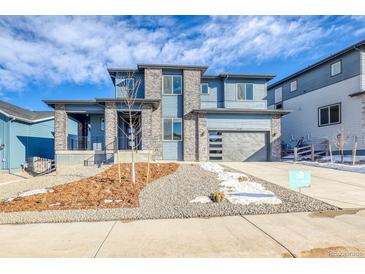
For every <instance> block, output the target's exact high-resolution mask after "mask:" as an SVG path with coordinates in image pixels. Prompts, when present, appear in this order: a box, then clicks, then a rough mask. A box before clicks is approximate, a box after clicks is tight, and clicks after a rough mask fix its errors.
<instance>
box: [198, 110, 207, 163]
mask: <svg viewBox="0 0 365 274" xmlns="http://www.w3.org/2000/svg"><path fill="white" fill-rule="evenodd" d="M196 117H197V119H198V130H197V132H198V134H197V135H198V136H197V137H196V138H197V140H198V153H199V154H198V160H199V161H202V162H204V161H208V129H207V117H206V114H205V113H199V114H198V115H197V116H196Z"/></svg>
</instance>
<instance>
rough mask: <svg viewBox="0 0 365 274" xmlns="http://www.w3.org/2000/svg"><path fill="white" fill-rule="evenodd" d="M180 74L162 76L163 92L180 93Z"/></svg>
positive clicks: (167, 93) (166, 93) (168, 93)
mask: <svg viewBox="0 0 365 274" xmlns="http://www.w3.org/2000/svg"><path fill="white" fill-rule="evenodd" d="M181 78H182V77H181V75H164V76H163V94H165V95H180V94H181V91H182V79H181Z"/></svg>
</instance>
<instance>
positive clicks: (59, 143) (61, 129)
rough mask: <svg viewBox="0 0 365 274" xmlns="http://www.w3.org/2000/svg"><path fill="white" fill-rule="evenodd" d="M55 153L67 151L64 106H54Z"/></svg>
mask: <svg viewBox="0 0 365 274" xmlns="http://www.w3.org/2000/svg"><path fill="white" fill-rule="evenodd" d="M54 115H55V119H54V128H55V138H54V139H55V151H62V150H67V136H68V127H67V120H68V118H67V112H66V110H65V105H55V114H54Z"/></svg>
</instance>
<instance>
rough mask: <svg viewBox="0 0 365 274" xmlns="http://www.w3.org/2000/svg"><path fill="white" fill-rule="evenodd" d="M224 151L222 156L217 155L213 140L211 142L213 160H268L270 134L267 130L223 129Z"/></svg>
mask: <svg viewBox="0 0 365 274" xmlns="http://www.w3.org/2000/svg"><path fill="white" fill-rule="evenodd" d="M221 136H222V148H221V150H222V152H221V157H220V158H216V157H215V158H213V157H212V156H217V155H216V152H217V151H216V150H215V147H214V146H213V144H214V143H213V142H210V146H209V149H210V156H211V159H212V160H223V161H240V162H242V161H255V162H256V161H267V160H268V142H267V138H268V134H267V132H243V131H238V132H234V131H222V133H221Z"/></svg>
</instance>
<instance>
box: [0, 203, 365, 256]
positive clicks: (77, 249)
mask: <svg viewBox="0 0 365 274" xmlns="http://www.w3.org/2000/svg"><path fill="white" fill-rule="evenodd" d="M364 227H365V211H364V210H363V211H357V210H355V211H354V210H352V211H332V212H327V213H326V212H325V213H289V214H272V215H257V216H254V215H250V216H235V217H217V218H209V219H198V218H196V219H171V220H143V221H132V222H121V221H117V222H95V223H56V224H27V225H0V246H1V248H0V257H189V258H191V257H251V258H252V257H270V258H272V257H335V256H338V257H365V230H364Z"/></svg>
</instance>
